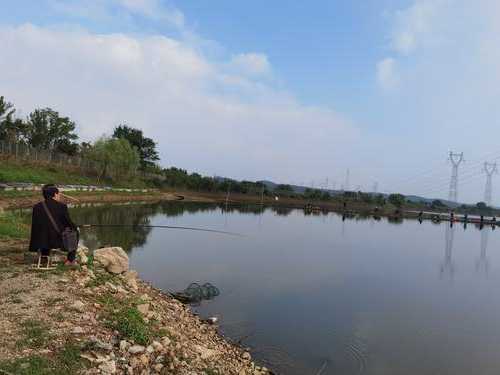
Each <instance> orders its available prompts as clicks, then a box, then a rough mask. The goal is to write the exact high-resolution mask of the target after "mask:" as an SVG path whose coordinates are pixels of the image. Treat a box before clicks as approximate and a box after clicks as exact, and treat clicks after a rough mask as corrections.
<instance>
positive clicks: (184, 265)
mask: <svg viewBox="0 0 500 375" xmlns="http://www.w3.org/2000/svg"><path fill="white" fill-rule="evenodd" d="M72 210H73V212H72V214H73V215H74V217H75V221H77V222H78V223H96V224H120V223H123V222H125V223H126V224H128V225H142V224H148V225H167V224H168V225H185V226H196V227H204V228H211V229H222V228H221V227H222V226H227V228H225V229H227V231H231V232H238V233H244V234H246V235H247V236H246V237H245V238H234V237H230V236H220V235H212V234H206V233H199V232H187V231H184V232H183V231H175V230H166V229H151V228H140V227H137V228H122V229H119V228H93V229H92V230H85V231H84V232H83V238H84V240H85V241H86V242H92V244H93V245H91V247H98V246H100V245H103V244H113V245H115V244H119V245H121V246H123V247H124V248H126V249H127V251H129V254H130V259H131V266H132V268H134V269H136V270H138V271H139V273H140V275H141V277H143V278H145V279H146V280H147V281H150V282H152V283H153V284H154V285H155V286H157V287H158V288H161V289H163V290H165V291H179V290H184V289H185V288H186V286H187V285H189V284H190V283H191V282H192V281H194V280H202V281H203V282H205V281H210V282H211V283H213V285H216V286H217V288H220V291H221V293H220V295H218V296H217V297H216V298H213V299H209V300H203V301H202V302H201V304H200V306H198V307H196V311H197V312H198V313H199V314H200V315H201V316H202V317H210V316H217V317H220V329H221V330H222V332H223V333H224V334H225V335H227V336H228V337H229V338H232V339H233V340H234V341H235V342H239V343H242V344H243V345H245V346H247V347H250V348H251V349H252V354H253V356H254V357H255V358H257V359H258V360H260V361H262V362H263V363H264V364H266V365H268V366H270V367H272V368H273V369H274V370H276V371H277V373H280V374H292V375H308V374H311V375H317V374H318V373H320V374H323V375H325V374H346V375H350V374H359V373H363V374H368V375H382V374H384V375H385V374H410V375H413V374H415V375H417V374H418V375H420V374H454V375H455V374H456V375H466V374H469V373H471V372H473V371H474V372H477V373H480V374H486V375H489V374H495V373H496V372H495V370H497V369H498V368H500V359H498V356H497V353H498V352H500V344H498V343H499V342H500V341H499V338H500V319H499V317H500V299H498V298H492V296H493V297H495V296H496V295H497V294H498V290H497V285H498V284H499V283H500V274H495V270H498V269H500V267H498V266H497V265H495V261H496V258H495V256H494V254H493V250H494V249H496V248H498V247H499V246H500V239H498V238H497V236H494V235H493V234H492V233H490V227H489V225H488V226H486V227H485V228H483V230H482V231H481V232H479V231H478V230H476V229H480V227H479V226H477V227H476V226H475V225H474V224H470V229H469V230H467V231H464V230H462V226H461V224H455V225H454V226H450V223H449V222H445V221H441V222H440V223H439V222H436V223H431V222H430V221H426V220H423V221H422V223H421V225H418V224H417V223H418V221H417V220H418V218H417V217H416V218H415V220H407V219H404V220H402V219H401V218H400V217H395V218H391V219H386V218H380V217H377V216H375V217H373V216H369V215H354V214H353V213H351V212H345V213H344V215H342V214H334V213H330V214H327V215H325V214H324V213H322V212H320V213H319V215H314V214H311V215H307V214H306V213H305V212H304V211H303V210H292V209H289V208H272V207H263V206H260V205H238V206H229V205H228V206H227V207H226V205H225V204H222V205H219V204H196V203H188V202H182V203H181V202H164V203H159V204H146V205H142V206H139V205H127V206H99V207H83V208H75V209H72ZM393 224H396V225H393ZM344 226H345V227H347V226H348V228H347V229H346V230H345V232H344V233H343V234H344V235H343V236H341V235H340V234H341V232H343V231H344ZM495 234H496V233H495ZM443 237H444V238H443ZM443 245H444V246H443ZM488 246H489V247H488ZM443 247H444V254H443ZM478 247H480V251H479V253H478V252H477V248H478ZM474 249H476V250H475V251H474ZM490 263H491V267H490ZM437 268H438V269H437ZM456 269H459V270H460V272H456ZM438 273H439V274H438ZM483 274H484V275H487V279H486V282H485V278H484V277H478V276H479V275H483ZM441 280H453V282H451V283H448V282H442V281H441ZM203 282H202V283H203ZM202 283H200V284H202ZM443 348H444V349H443ZM484 348H488V350H484Z"/></svg>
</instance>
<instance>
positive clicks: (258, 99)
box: [0, 24, 357, 181]
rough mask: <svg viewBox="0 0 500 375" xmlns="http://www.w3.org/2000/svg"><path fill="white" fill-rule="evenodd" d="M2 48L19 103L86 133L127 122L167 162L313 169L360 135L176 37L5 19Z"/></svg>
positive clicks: (230, 171)
mask: <svg viewBox="0 0 500 375" xmlns="http://www.w3.org/2000/svg"><path fill="white" fill-rule="evenodd" d="M0 50H2V51H3V52H2V54H1V55H0V70H1V71H4V72H9V73H8V74H3V75H1V76H0V91H1V92H2V95H5V96H6V97H7V98H8V99H9V100H11V101H13V102H14V103H15V104H16V105H17V106H18V107H19V108H20V109H21V110H23V113H27V112H28V111H30V110H32V109H33V108H34V107H35V106H51V107H54V108H55V109H57V110H59V111H61V112H62V113H64V114H67V115H70V116H71V117H73V118H74V119H75V120H76V121H77V123H78V124H79V132H80V133H81V134H82V136H83V138H84V139H93V138H96V137H98V136H100V135H102V134H103V133H108V134H109V133H110V132H111V131H112V129H113V127H114V126H116V125H118V124H119V123H121V122H124V121H126V122H129V123H130V124H131V125H132V126H137V127H141V128H142V129H144V131H145V133H146V134H147V135H148V136H151V137H153V138H154V139H155V140H156V141H157V142H158V143H159V147H160V153H161V156H162V160H163V163H164V164H165V165H177V166H180V167H184V168H188V169H191V170H197V171H200V172H202V173H208V174H213V173H218V174H224V175H230V176H234V177H239V178H265V177H270V178H276V179H281V180H284V181H287V180H288V179H289V178H290V176H294V178H307V179H309V178H310V176H311V173H312V170H316V171H318V172H319V171H321V170H327V169H330V170H331V168H332V160H343V156H342V155H343V154H344V153H345V151H346V148H347V147H349V145H350V144H352V142H353V140H354V139H356V138H357V130H356V129H355V128H354V127H353V126H352V125H351V124H349V122H348V121H346V120H345V119H343V118H342V117H341V116H339V115H338V114H336V113H335V112H333V111H331V110H328V109H322V108H315V107H306V106H303V105H301V104H300V103H298V102H297V101H296V100H295V99H294V98H293V96H292V95H290V93H288V92H283V91H280V90H276V89H274V88H273V87H271V86H269V85H267V84H265V83H263V82H261V81H259V80H258V79H253V78H251V77H249V76H247V75H245V74H236V73H235V72H234V71H232V70H231V69H228V66H229V65H231V64H230V61H228V62H227V63H224V64H220V63H213V62H211V61H209V60H207V59H206V58H205V57H204V56H203V55H201V54H200V53H198V52H197V51H196V50H194V49H192V48H191V47H189V45H186V44H185V43H183V42H181V41H179V40H174V39H172V38H167V37H163V36H159V35H150V36H131V35H125V34H95V33H91V32H86V31H81V30H80V31H72V32H68V31H61V30H53V29H46V28H42V27H37V26H34V25H31V24H27V25H23V26H18V27H4V28H0ZM257 60H259V59H257ZM264 61H267V59H266V60H264ZM261 63H262V61H261ZM256 65H257V66H259V64H256ZM264 67H267V65H266V64H264V65H262V64H261V65H260V67H259V68H258V69H257V70H258V71H260V72H263V69H264ZM254 68H255V67H254ZM267 68H268V67H267ZM333 143H335V144H336V146H335V147H332V144H333ZM344 145H345V146H344ZM311 166H313V168H311ZM301 176H302V177H301Z"/></svg>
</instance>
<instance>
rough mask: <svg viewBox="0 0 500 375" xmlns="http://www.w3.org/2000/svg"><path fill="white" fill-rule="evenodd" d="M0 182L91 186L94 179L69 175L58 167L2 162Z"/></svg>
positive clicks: (73, 174)
mask: <svg viewBox="0 0 500 375" xmlns="http://www.w3.org/2000/svg"><path fill="white" fill-rule="evenodd" d="M0 181H2V182H32V183H35V184H45V183H48V182H49V181H50V182H54V183H59V184H82V185H93V184H95V183H96V180H95V178H90V177H86V176H82V175H81V174H77V173H71V172H68V171H67V170H64V169H63V168H61V167H59V166H56V165H54V166H43V165H38V166H33V165H28V164H20V163H12V162H5V161H2V163H1V164H0Z"/></svg>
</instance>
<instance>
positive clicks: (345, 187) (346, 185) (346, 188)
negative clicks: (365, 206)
mask: <svg viewBox="0 0 500 375" xmlns="http://www.w3.org/2000/svg"><path fill="white" fill-rule="evenodd" d="M349 174H350V172H349V169H347V171H346V173H345V185H344V190H346V191H349Z"/></svg>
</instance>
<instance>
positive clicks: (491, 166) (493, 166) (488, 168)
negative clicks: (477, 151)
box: [483, 162, 498, 206]
mask: <svg viewBox="0 0 500 375" xmlns="http://www.w3.org/2000/svg"><path fill="white" fill-rule="evenodd" d="M483 170H484V172H485V173H486V186H485V188H484V203H486V204H487V205H488V206H491V201H492V191H493V183H492V180H493V178H492V177H493V174H495V173H498V170H497V163H496V162H495V163H487V162H485V163H484V168H483Z"/></svg>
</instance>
